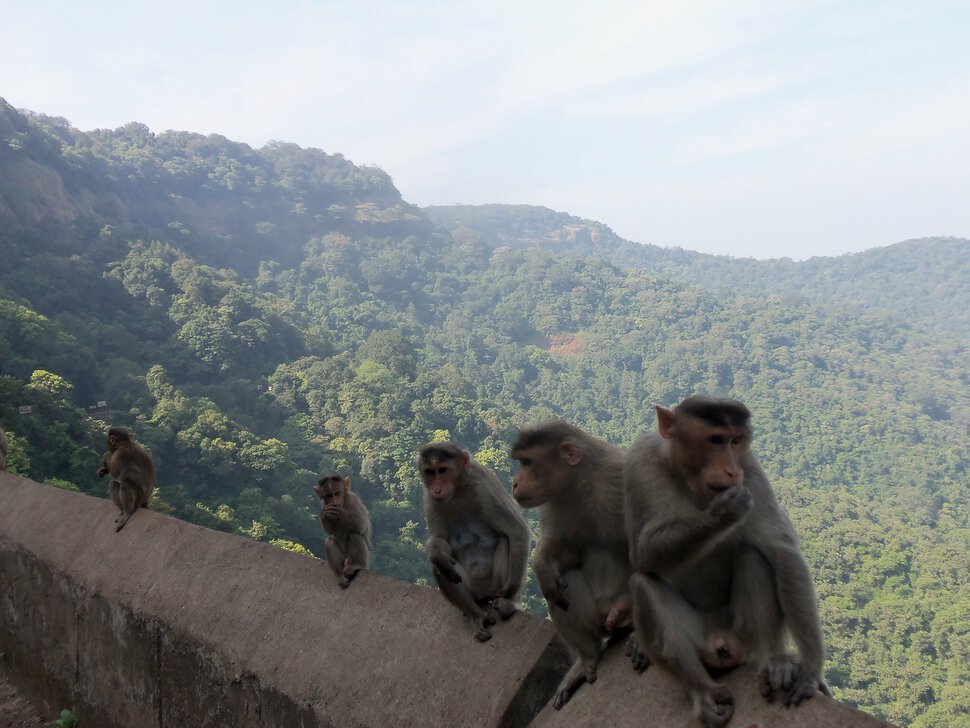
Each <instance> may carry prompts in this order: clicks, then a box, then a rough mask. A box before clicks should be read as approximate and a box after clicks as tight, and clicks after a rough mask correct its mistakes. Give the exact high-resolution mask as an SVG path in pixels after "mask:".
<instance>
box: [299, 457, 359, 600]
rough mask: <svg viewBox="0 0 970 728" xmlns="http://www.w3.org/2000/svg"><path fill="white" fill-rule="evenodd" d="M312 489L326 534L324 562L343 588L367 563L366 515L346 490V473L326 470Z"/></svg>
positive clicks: (351, 494) (357, 501) (347, 478)
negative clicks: (325, 557)
mask: <svg viewBox="0 0 970 728" xmlns="http://www.w3.org/2000/svg"><path fill="white" fill-rule="evenodd" d="M313 490H314V492H315V493H316V494H317V496H318V497H319V498H320V523H321V525H322V526H323V530H324V531H326V532H327V533H328V534H329V536H328V537H327V541H326V544H325V545H324V547H325V549H326V554H327V563H328V564H330V568H331V569H333V573H334V574H336V575H337V578H338V579H339V581H338V582H337V583H338V584H339V585H340V587H341V588H342V589H346V588H347V587H348V586H350V582H351V581H353V579H354V577H355V576H357V572H359V571H360V570H361V569H367V568H368V567H369V566H370V552H371V549H372V546H371V523H370V514H369V513H368V512H367V508H366V506H364V502H363V501H362V500H361V499H360V497H359V496H358V495H357V494H356V493H354V492H353V491H352V490H351V489H350V476H347V477H346V478H344V477H341V476H340V474H339V473H327V474H326V475H324V476H323V477H322V478H320V480H319V482H317V484H316V485H315V486H313Z"/></svg>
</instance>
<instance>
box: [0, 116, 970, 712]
mask: <svg viewBox="0 0 970 728" xmlns="http://www.w3.org/2000/svg"><path fill="white" fill-rule="evenodd" d="M0 252H2V260H3V261H4V265H3V267H2V268H0V424H2V425H3V427H4V428H5V429H6V430H7V431H8V432H9V433H10V435H11V453H10V457H9V459H8V467H9V468H10V469H11V470H13V471H15V472H18V473H21V474H23V475H26V476H29V477H31V478H33V479H35V480H38V481H41V482H46V483H49V484H51V485H54V486H57V487H62V488H69V489H76V490H80V491H82V492H85V493H91V494H95V495H99V496H103V495H105V492H104V491H105V486H104V483H103V482H99V481H98V479H97V477H96V475H95V472H96V470H97V468H98V465H99V462H100V451H101V449H102V447H103V438H104V432H105V429H106V428H107V426H108V425H109V424H111V425H119V426H126V427H130V428H131V429H132V430H133V431H134V432H135V434H136V436H137V437H138V439H139V440H140V441H141V442H142V443H144V444H145V446H146V447H147V448H148V449H149V450H150V451H151V452H152V454H153V456H154V457H155V459H156V462H157V463H158V470H159V488H158V491H157V495H156V497H155V499H154V501H153V507H154V508H156V509H159V510H163V511H167V512H171V513H173V514H174V515H176V516H178V517H180V518H184V519H186V520H189V521H192V522H195V523H199V524H202V525H205V526H208V527H211V528H216V529H220V530H223V531H229V532H233V533H240V534H245V535H247V536H249V537H251V538H254V539H259V540H264V541H269V542H273V543H275V544H277V545H279V546H281V547H283V548H289V549H292V550H296V551H309V552H312V553H313V554H316V555H320V553H321V550H322V545H323V531H322V529H321V528H320V525H319V522H318V521H317V519H316V516H317V508H318V506H317V504H316V502H315V497H314V495H313V492H312V485H313V483H314V482H315V480H316V477H317V475H318V474H319V473H321V472H323V471H325V470H331V469H337V470H342V471H347V472H350V473H352V474H353V476H354V482H355V489H356V490H357V492H358V493H359V494H360V495H361V496H362V498H363V499H364V500H365V502H366V503H367V505H368V507H369V508H370V510H371V513H372V516H373V520H374V535H375V558H374V568H375V569H376V570H377V571H379V572H381V573H384V574H388V575H391V576H394V577H397V578H401V579H405V580H408V581H414V582H419V583H428V580H429V576H430V571H429V568H428V566H427V564H426V562H425V558H424V552H423V541H424V538H425V530H424V524H423V519H422V516H421V507H420V504H421V497H422V493H421V487H420V484H419V481H418V480H417V478H416V475H415V472H414V466H413V457H414V453H415V450H416V449H417V447H419V446H420V445H421V444H422V443H424V442H426V441H428V440H432V439H442V438H450V439H453V440H455V441H457V442H458V443H460V444H461V445H462V446H464V447H466V448H467V449H469V450H470V451H471V452H472V453H473V454H474V455H475V457H477V458H478V459H479V460H480V461H481V462H483V463H484V464H486V465H488V466H490V467H492V468H493V469H494V470H496V472H498V473H499V475H500V477H502V478H503V479H504V480H505V481H506V482H508V480H509V477H510V474H511V463H510V461H509V458H508V444H509V442H510V440H511V439H512V437H513V436H514V433H515V431H516V429H517V428H518V427H521V426H524V425H527V424H533V423H535V422H537V421H539V420H543V419H547V418H550V417H562V418H565V419H567V420H569V421H571V422H574V423H575V424H577V425H579V426H581V427H583V428H585V429H587V430H589V431H590V432H592V433H594V434H596V435H598V436H601V437H604V438H607V439H609V440H611V441H613V442H616V443H617V444H620V445H624V446H625V445H629V444H630V443H631V442H632V441H633V439H634V438H635V437H637V436H638V435H640V434H642V433H643V432H645V431H648V430H650V429H652V428H653V427H654V426H655V423H654V417H653V405H655V404H665V405H670V404H675V403H676V402H678V401H679V400H680V399H682V398H683V397H685V396H687V395H688V394H691V393H695V392H708V393H718V394H726V395H730V396H734V397H737V398H739V399H742V400H743V401H744V402H745V403H746V404H747V405H748V406H749V407H750V409H751V410H752V412H753V413H754V423H755V427H756V449H757V452H758V453H759V455H760V457H761V459H762V461H763V463H764V465H765V468H766V470H767V471H768V473H769V474H771V476H772V477H773V480H774V484H775V486H776V488H777V490H778V491H779V494H780V498H781V500H782V502H783V503H784V505H785V506H786V508H787V509H788V510H789V512H790V513H791V515H792V518H793V520H794V522H795V524H796V526H797V528H798V530H799V533H800V535H801V537H802V540H803V547H804V549H805V552H806V556H807V557H808V559H809V562H810V565H811V568H812V570H813V573H814V575H815V578H816V585H817V590H818V594H819V599H820V603H821V611H822V620H823V624H824V627H825V631H826V639H827V642H828V645H829V658H828V663H827V676H828V678H829V679H830V681H831V683H832V685H833V688H834V690H835V693H836V696H837V697H838V698H840V699H842V700H845V701H847V702H849V703H852V704H854V705H858V706H860V707H862V708H864V709H866V710H868V711H872V712H874V713H877V714H880V715H883V716H885V717H886V718H888V719H890V720H892V721H894V722H896V723H899V724H902V725H914V726H940V727H942V726H960V725H963V726H967V725H970V616H968V615H970V590H968V588H967V587H968V574H970V538H968V534H970V531H968V514H970V487H968V486H970V476H968V462H970V454H968V451H967V448H966V444H967V436H968V433H970V394H968V391H970V387H968V385H970V371H968V370H970V359H968V356H967V349H966V341H967V340H968V336H967V334H968V333H970V321H968V318H967V316H968V313H967V312H968V310H970V306H968V303H970V301H968V300H967V299H968V296H970V286H968V285H967V281H968V261H970V241H967V240H959V239H946V238H941V239H928V240H922V241H909V242H907V243H901V244H899V245H894V246H891V247H888V248H882V249H878V250H873V251H868V252H866V253H861V254H858V255H853V256H844V257H841V258H828V259H820V258H816V259H812V260H810V261H806V262H804V263H796V262H792V261H784V260H782V261H753V260H737V259H731V258H723V257H715V256H702V255H699V254H696V253H689V252H687V251H681V250H676V249H665V248H658V247H654V246H641V245H638V244H635V243H631V242H628V241H623V240H620V239H619V238H617V237H616V236H615V235H613V234H612V232H611V231H609V229H608V228H606V227H605V226H602V225H599V224H598V223H592V222H590V221H582V220H578V219H577V218H572V217H570V216H568V215H565V214H563V213H555V212H552V211H550V210H545V209H544V208H531V207H504V206H487V207H480V208H479V207H459V208H433V209H430V210H422V209H419V208H417V207H415V206H413V205H410V204H408V203H407V202H406V201H405V200H404V199H403V198H402V197H401V195H400V193H399V192H398V191H397V190H396V189H395V187H394V185H393V183H392V181H391V179H390V178H389V177H388V176H387V175H386V174H385V173H384V172H382V171H381V170H379V169H376V168H372V167H358V166H356V165H354V164H352V163H351V162H349V161H348V160H346V159H344V158H343V157H342V156H341V155H340V154H330V153H325V152H323V151H320V150H315V149H301V148H299V147H297V146H295V145H293V144H285V143H271V144H269V145H267V146H266V147H264V148H262V149H258V150H254V149H252V148H251V147H249V146H247V145H245V144H239V143H235V142H232V141H230V140H228V139H225V138H224V137H220V136H218V135H210V136H203V135H199V134H191V133H187V132H173V131H170V132H164V133H158V134H156V133H153V132H151V131H150V130H149V129H148V128H147V127H145V126H144V125H141V124H134V123H133V124H128V125H126V126H124V127H122V128H120V129H116V130H113V131H109V130H95V131H89V132H83V131H79V130H77V129H74V128H73V127H72V126H71V125H70V124H69V123H68V122H67V121H65V120H64V119H60V118H55V117H49V116H44V115H40V114H34V113H31V112H26V111H18V110H16V109H13V108H12V107H10V106H9V105H8V104H6V103H5V102H2V100H0ZM99 402H103V403H104V404H103V405H99V404H98V403H99ZM24 407H28V408H29V413H26V414H22V413H21V409H20V408H24ZM24 411H25V412H26V411H27V410H24ZM533 523H534V520H533ZM329 576H331V575H330V574H329V572H325V571H323V570H322V571H321V578H328V577H329ZM526 606H527V607H528V608H529V609H531V610H533V611H535V612H538V613H542V612H543V609H544V607H543V604H542V601H541V598H540V597H539V595H538V592H537V590H536V587H535V584H534V583H530V585H529V587H528V590H527V597H526Z"/></svg>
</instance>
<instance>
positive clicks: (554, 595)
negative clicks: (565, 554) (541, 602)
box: [532, 565, 569, 612]
mask: <svg viewBox="0 0 970 728" xmlns="http://www.w3.org/2000/svg"><path fill="white" fill-rule="evenodd" d="M532 569H533V571H535V572H536V578H537V579H538V581H539V591H541V592H542V596H544V597H545V598H546V602H548V603H549V604H555V605H556V606H557V607H559V608H560V609H561V610H563V611H564V612H565V611H566V610H567V609H569V600H568V599H566V595H565V594H563V592H564V591H565V590H566V588H567V587H568V586H569V584H568V583H567V582H566V580H565V579H563V578H562V575H561V574H560V573H559V569H557V568H555V567H552V568H549V569H543V570H542V573H540V572H539V571H538V570H537V569H536V568H535V565H533V567H532Z"/></svg>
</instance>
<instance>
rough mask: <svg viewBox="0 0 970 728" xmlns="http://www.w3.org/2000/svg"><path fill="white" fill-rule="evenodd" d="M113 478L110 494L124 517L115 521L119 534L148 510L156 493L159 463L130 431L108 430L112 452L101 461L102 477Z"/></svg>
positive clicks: (109, 446) (99, 470)
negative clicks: (136, 517) (135, 514)
mask: <svg viewBox="0 0 970 728" xmlns="http://www.w3.org/2000/svg"><path fill="white" fill-rule="evenodd" d="M105 475H111V482H110V484H109V486H108V491H109V492H110V494H111V500H112V502H114V504H115V505H116V506H118V510H119V511H120V514H119V515H118V517H117V518H115V531H120V530H121V529H122V528H124V527H125V524H126V523H127V522H128V519H129V518H131V516H132V515H133V514H134V513H135V511H137V510H138V509H139V508H147V507H148V501H149V499H150V498H151V497H152V492H153V491H154V490H155V461H154V460H152V456H151V455H149V454H148V452H147V451H146V450H145V448H143V447H142V446H141V445H139V444H138V443H136V442H135V441H134V439H133V438H132V436H131V433H129V432H128V431H127V430H124V429H122V428H120V427H112V428H111V429H109V430H108V451H107V452H105V454H104V455H103V456H102V457H101V467H100V468H99V469H98V477H99V478H103V477H104V476H105Z"/></svg>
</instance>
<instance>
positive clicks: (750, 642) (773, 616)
mask: <svg viewBox="0 0 970 728" xmlns="http://www.w3.org/2000/svg"><path fill="white" fill-rule="evenodd" d="M777 595H778V585H777V584H776V582H775V577H774V574H773V573H772V571H771V565H770V564H769V563H768V561H767V559H765V558H764V556H762V555H761V553H760V552H759V551H758V550H757V549H754V548H751V547H747V548H745V549H743V550H742V551H741V552H740V553H739V554H738V557H737V559H736V562H735V565H734V578H733V579H732V581H731V611H732V613H733V617H734V624H733V629H732V631H733V633H734V635H736V636H737V638H738V639H739V640H740V641H741V643H742V644H743V645H744V646H746V647H747V648H748V650H749V651H750V654H751V655H752V656H753V657H755V658H756V659H757V660H758V665H759V679H760V682H761V685H760V688H761V694H762V695H763V696H764V697H765V699H766V700H768V701H769V702H770V701H771V700H773V699H774V698H775V697H776V695H779V694H781V695H785V694H786V693H787V692H788V691H789V690H790V689H791V687H792V685H794V683H795V681H796V679H797V678H798V674H799V669H798V661H797V660H796V659H795V658H794V656H793V655H791V654H788V653H787V651H786V650H785V633H784V626H785V625H784V618H783V615H782V612H781V605H780V604H779V603H778V596H777Z"/></svg>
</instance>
